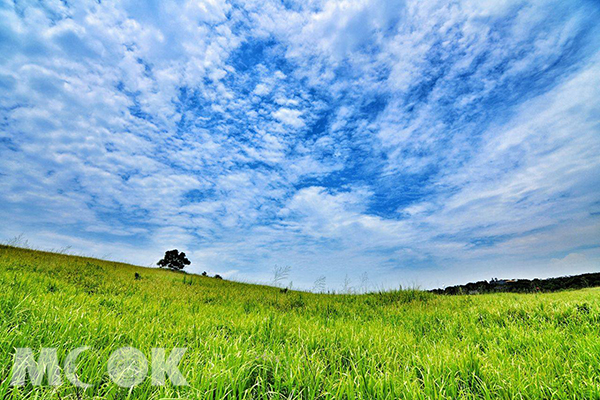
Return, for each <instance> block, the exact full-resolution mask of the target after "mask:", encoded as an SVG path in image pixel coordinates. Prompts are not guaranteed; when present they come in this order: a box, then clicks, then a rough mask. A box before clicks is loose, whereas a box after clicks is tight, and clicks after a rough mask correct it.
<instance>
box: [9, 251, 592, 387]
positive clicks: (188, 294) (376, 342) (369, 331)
mask: <svg viewBox="0 0 600 400" xmlns="http://www.w3.org/2000/svg"><path fill="white" fill-rule="evenodd" d="M135 272H138V273H139V274H140V275H141V277H142V278H141V279H140V280H135V279H134V275H135ZM0 288H1V290H0V316H1V321H0V379H2V382H1V384H0V398H2V399H22V398H30V399H50V398H52V399H78V398H107V399H121V398H143V399H146V398H148V399H161V398H190V399H215V398H226V397H227V398H247V399H260V398H277V399H280V398H311V399H312V398H321V399H328V398H331V399H333V398H335V399H374V398H382V399H385V398H387V399H429V398H431V399H445V398H447V399H454V398H467V399H474V398H482V399H498V398H500V399H512V398H536V399H542V398H543V399H550V398H558V399H563V398H564V399H567V398H569V399H592V398H600V324H599V323H600V301H599V300H600V290H597V289H589V290H581V291H570V292H560V293H551V294H526V295H517V294H493V295H478V296H453V297H444V296H436V295H432V294H430V293H425V292H419V291H397V292H388V293H373V294H366V295H326V294H311V293H300V292H294V291H290V292H288V293H281V292H280V291H279V289H277V288H271V287H266V286H255V285H247V284H241V283H235V282H229V281H221V280H216V279H212V278H205V277H200V276H190V275H187V276H186V275H183V274H178V273H173V272H169V271H163V270H158V269H146V268H139V267H134V266H131V265H125V264H118V263H111V262H106V261H101V260H95V259H86V258H80V257H72V256H66V255H58V254H51V253H44V252H37V251H31V250H23V249H15V248H8V247H2V248H0ZM78 346H90V347H91V348H92V350H91V351H89V352H85V353H83V355H82V356H81V359H80V363H79V370H78V375H79V377H80V379H81V380H82V381H84V382H88V383H91V384H93V385H94V386H93V387H92V388H90V389H87V390H85V391H84V390H82V389H77V388H75V387H74V386H73V385H71V384H70V383H68V382H66V381H65V383H63V385H61V386H60V387H58V388H55V387H49V386H45V387H33V386H31V384H28V385H27V386H24V387H22V388H13V387H11V386H10V376H11V368H12V363H13V357H14V352H15V350H14V349H15V348H17V347H31V348H33V349H34V350H39V349H40V348H41V347H56V348H58V349H59V358H61V359H63V358H64V357H65V354H66V353H68V352H69V351H70V350H72V349H74V348H76V347H78ZM123 346H133V347H136V348H138V349H140V350H142V351H143V352H144V353H145V354H146V355H147V356H148V357H150V354H151V349H152V348H154V347H165V348H167V349H168V350H167V351H169V349H171V348H173V347H187V348H188V350H187V353H186V355H185V357H184V358H183V360H182V362H181V364H180V370H181V371H182V373H183V375H184V376H185V377H186V379H187V381H188V382H189V384H190V386H189V387H175V386H172V385H166V386H158V387H157V386H152V385H151V382H150V379H149V378H148V379H147V380H146V381H144V382H143V383H142V384H141V385H139V386H137V387H135V388H134V389H132V390H131V391H130V390H128V389H123V388H120V387H118V386H116V385H115V384H114V383H112V382H111V381H110V379H109V377H108V375H107V372H106V362H107V360H108V357H109V355H110V354H111V353H112V352H113V351H114V350H115V349H117V348H119V347H123Z"/></svg>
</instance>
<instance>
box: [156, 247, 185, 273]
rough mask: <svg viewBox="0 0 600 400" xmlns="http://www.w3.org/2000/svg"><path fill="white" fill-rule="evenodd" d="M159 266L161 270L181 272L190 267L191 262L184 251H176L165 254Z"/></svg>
mask: <svg viewBox="0 0 600 400" xmlns="http://www.w3.org/2000/svg"><path fill="white" fill-rule="evenodd" d="M157 264H158V266H159V267H161V268H169V269H172V270H174V271H181V270H182V269H184V268H185V266H186V265H190V264H191V262H190V260H188V259H187V257H186V256H185V253H184V252H183V251H182V252H181V253H180V252H179V250H177V249H175V250H169V251H167V252H165V256H164V257H163V259H162V260H160V261H159V262H158V263H157Z"/></svg>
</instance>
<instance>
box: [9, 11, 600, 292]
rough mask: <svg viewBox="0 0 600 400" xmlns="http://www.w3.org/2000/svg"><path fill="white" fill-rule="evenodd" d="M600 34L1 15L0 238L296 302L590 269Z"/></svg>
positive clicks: (453, 21) (340, 21)
mask: <svg viewBox="0 0 600 400" xmlns="http://www.w3.org/2000/svg"><path fill="white" fill-rule="evenodd" d="M599 20H600V4H599V3H598V2H597V1H593V0H589V1H583V0H582V1H578V0H568V1H565V0H562V1H535V2H527V1H511V0H506V1H500V0H491V1H481V0H464V1H463V0H456V1H447V0H441V1H435V0H427V1H422V0H408V1H401V0H369V1H363V0H350V1H320V0H303V1H298V2H294V1H291V0H283V1H272V2H270V1H265V0H248V1H243V2H236V1H231V2H230V1H227V2H225V1H219V0H197V1H183V0H182V1H175V2H168V1H158V0H153V1H145V2H133V1H132V2H129V1H124V2H110V1H100V0H98V1H74V2H71V1H66V0H62V1H58V0H53V1H43V0H35V1H33V0H32V1H7V0H0V219H1V221H2V222H1V223H0V237H1V238H2V239H4V240H6V239H9V238H11V237H13V236H16V235H19V234H21V233H22V234H23V235H24V237H25V238H27V239H28V240H29V242H30V244H32V245H34V246H37V247H39V248H44V249H50V248H55V249H58V248H62V247H65V246H71V251H72V252H75V253H82V254H87V255H95V256H100V257H106V258H109V259H117V260H125V261H129V262H132V263H135V264H140V265H148V264H150V263H154V262H156V261H157V260H158V259H159V258H160V257H161V256H162V254H163V253H164V251H165V250H167V249H170V248H178V249H182V250H185V251H186V252H187V253H188V255H189V257H190V259H191V260H192V266H191V269H192V270H193V271H197V272H201V271H203V270H206V271H208V272H209V273H217V272H218V273H221V274H224V276H227V277H231V278H235V279H239V280H245V281H260V282H268V281H269V280H270V279H271V278H272V270H273V268H274V266H275V265H279V266H285V265H289V266H290V267H291V274H290V277H289V280H292V281H293V283H294V286H295V287H302V288H311V286H312V285H313V282H314V281H315V280H316V279H317V278H319V277H321V276H325V277H326V282H327V286H328V287H330V288H334V289H335V288H339V287H340V285H341V284H342V282H343V281H344V279H345V277H346V276H347V277H348V280H349V281H350V285H353V286H355V287H357V286H359V285H363V286H364V285H369V286H371V287H397V286H398V285H399V284H402V285H415V284H416V285H420V286H421V287H437V286H444V285H449V284H454V283H460V282H464V281H469V280H474V279H489V278H491V277H499V278H503V277H534V276H538V277H547V276H553V275H564V274H573V273H580V272H587V271H599V270H600V25H599V24H598V21H599ZM361 277H363V278H361ZM364 277H368V283H365V282H366V281H365V279H364Z"/></svg>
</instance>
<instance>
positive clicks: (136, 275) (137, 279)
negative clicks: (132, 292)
mask: <svg viewBox="0 0 600 400" xmlns="http://www.w3.org/2000/svg"><path fill="white" fill-rule="evenodd" d="M134 279H135V280H136V281H139V280H140V279H142V276H141V275H140V274H138V273H137V272H136V273H135V275H134Z"/></svg>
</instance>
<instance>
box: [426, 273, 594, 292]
mask: <svg viewBox="0 0 600 400" xmlns="http://www.w3.org/2000/svg"><path fill="white" fill-rule="evenodd" d="M594 286H600V273H593V274H582V275H574V276H562V277H560V278H549V279H531V280H530V279H492V280H491V281H479V282H469V283H467V284H466V285H457V286H449V287H447V288H444V289H433V290H431V292H433V293H436V294H478V293H496V292H512V293H533V292H554V291H558V290H566V289H583V288H587V287H594Z"/></svg>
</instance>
